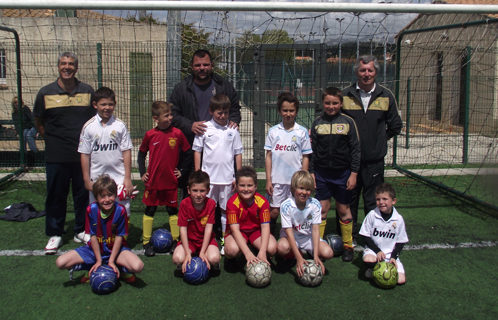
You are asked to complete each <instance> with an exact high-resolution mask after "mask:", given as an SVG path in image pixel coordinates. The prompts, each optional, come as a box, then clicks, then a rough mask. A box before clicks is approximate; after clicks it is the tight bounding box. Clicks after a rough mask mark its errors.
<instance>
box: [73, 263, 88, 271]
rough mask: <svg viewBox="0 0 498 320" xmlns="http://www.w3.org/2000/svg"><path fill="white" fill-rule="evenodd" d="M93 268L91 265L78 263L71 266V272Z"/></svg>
mask: <svg viewBox="0 0 498 320" xmlns="http://www.w3.org/2000/svg"><path fill="white" fill-rule="evenodd" d="M92 267H93V264H88V263H78V264H75V265H74V266H73V268H72V269H73V271H79V270H87V271H88V270H90V269H91V268H92Z"/></svg>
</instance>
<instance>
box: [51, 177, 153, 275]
mask: <svg viewBox="0 0 498 320" xmlns="http://www.w3.org/2000/svg"><path fill="white" fill-rule="evenodd" d="M92 188H93V195H94V196H95V198H96V199H97V201H96V202H93V203H91V204H90V205H89V206H88V208H87V209H86V223H85V233H87V234H90V241H89V242H88V244H87V245H84V246H81V247H79V248H76V249H75V250H72V251H69V252H67V253H65V254H63V255H62V256H60V257H59V258H57V261H56V262H55V264H56V265H57V267H58V268H59V269H61V270H64V269H71V270H70V277H71V278H72V271H77V270H89V272H88V274H86V275H84V276H83V278H82V279H81V283H85V282H88V281H89V279H90V274H91V273H92V272H93V271H95V270H97V268H98V267H100V266H101V265H102V264H103V263H107V265H109V267H111V268H112V269H113V270H114V272H115V273H116V274H117V276H118V277H119V276H120V275H121V279H122V280H123V281H125V282H128V283H132V282H134V281H135V275H134V273H140V272H141V271H142V269H143V268H144V263H143V262H142V260H140V258H139V257H137V256H136V255H135V254H134V253H133V252H131V250H130V248H128V246H127V243H126V238H125V237H126V236H127V235H128V215H127V213H126V209H125V207H123V205H121V204H119V203H118V202H117V201H116V196H117V185H116V182H114V180H112V179H111V178H110V177H109V176H108V175H107V174H104V175H101V176H100V177H99V178H98V179H97V181H95V183H94V184H93V186H92ZM118 266H119V268H118ZM120 269H121V273H120Z"/></svg>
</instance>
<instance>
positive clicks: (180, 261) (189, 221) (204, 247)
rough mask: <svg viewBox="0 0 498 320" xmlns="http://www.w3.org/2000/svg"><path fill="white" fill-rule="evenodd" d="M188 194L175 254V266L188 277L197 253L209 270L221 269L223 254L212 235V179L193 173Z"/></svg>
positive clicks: (183, 204) (181, 206)
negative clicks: (209, 193) (189, 265)
mask: <svg viewBox="0 0 498 320" xmlns="http://www.w3.org/2000/svg"><path fill="white" fill-rule="evenodd" d="M187 190H188V194H189V195H190V197H188V198H185V199H183V201H182V203H181V204H180V211H179V213H178V226H179V227H180V239H181V241H180V242H178V245H177V246H176V249H175V252H174V253H173V263H174V264H176V265H177V267H178V268H179V267H181V268H182V272H183V273H185V271H186V268H187V264H190V261H191V260H192V254H195V253H198V254H199V258H201V259H202V261H204V262H205V263H206V265H207V267H208V269H211V266H213V268H214V269H218V268H219V264H220V251H219V250H218V243H217V242H216V239H215V237H214V233H213V225H214V210H215V208H216V202H215V201H214V200H213V199H209V198H207V194H208V192H209V175H208V174H207V173H205V172H203V171H200V170H198V171H195V172H194V173H192V174H191V175H190V177H189V179H188V188H187Z"/></svg>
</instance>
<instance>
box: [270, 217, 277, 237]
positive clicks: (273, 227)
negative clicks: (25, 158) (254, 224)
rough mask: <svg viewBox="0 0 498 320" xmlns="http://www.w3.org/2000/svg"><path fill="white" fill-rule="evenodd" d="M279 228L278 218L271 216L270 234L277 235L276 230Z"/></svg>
mask: <svg viewBox="0 0 498 320" xmlns="http://www.w3.org/2000/svg"><path fill="white" fill-rule="evenodd" d="M276 229H277V218H275V219H273V218H271V221H270V234H273V235H275V230H276Z"/></svg>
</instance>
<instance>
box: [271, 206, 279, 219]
mask: <svg viewBox="0 0 498 320" xmlns="http://www.w3.org/2000/svg"><path fill="white" fill-rule="evenodd" d="M279 215H280V209H278V208H272V209H271V211H270V217H271V219H272V220H276V219H278V216H279Z"/></svg>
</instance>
